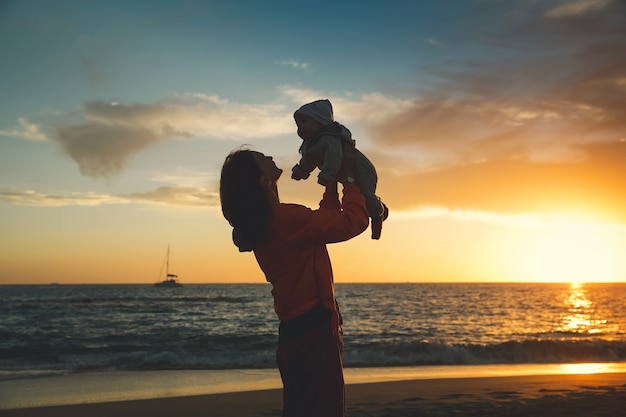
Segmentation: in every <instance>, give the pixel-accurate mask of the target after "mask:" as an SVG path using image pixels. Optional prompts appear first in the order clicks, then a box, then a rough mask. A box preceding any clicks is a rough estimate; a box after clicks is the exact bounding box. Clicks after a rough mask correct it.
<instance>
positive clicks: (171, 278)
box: [154, 245, 183, 288]
mask: <svg viewBox="0 0 626 417" xmlns="http://www.w3.org/2000/svg"><path fill="white" fill-rule="evenodd" d="M161 271H163V267H161ZM160 275H161V274H160V273H159V276H160ZM154 286H155V287H160V288H175V287H182V286H183V284H181V283H180V282H178V275H176V274H170V245H167V256H166V258H165V279H164V280H163V281H160V282H157V283H155V284H154Z"/></svg>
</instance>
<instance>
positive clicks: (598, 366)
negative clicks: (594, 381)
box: [560, 363, 612, 374]
mask: <svg viewBox="0 0 626 417" xmlns="http://www.w3.org/2000/svg"><path fill="white" fill-rule="evenodd" d="M611 365H612V364H606V363H564V364H562V365H560V367H561V369H562V370H563V372H565V373H567V374H599V373H603V372H608V371H610V370H611Z"/></svg>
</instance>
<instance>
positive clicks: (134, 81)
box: [0, 0, 626, 284]
mask: <svg viewBox="0 0 626 417" xmlns="http://www.w3.org/2000/svg"><path fill="white" fill-rule="evenodd" d="M624 51H626V2H624V1H622V0H571V1H565V0H508V1H501V0H462V1H461V0H416V1H394V0H388V1H384V2H383V1H368V0H362V1H336V0H334V1H326V0H321V1H317V2H313V3H311V2H294V1H283V0H276V1H266V2H258V1H251V0H250V1H234V0H233V1H230V0H228V1H227V0H224V1H222V0H217V1H210V0H207V1H199V0H195V1H194V0H180V1H174V0H172V1H161V0H154V1H153V0H151V1H126V0H124V1H116V0H111V1H107V2H101V1H84V0H77V1H69V0H58V1H54V2H53V1H34V0H33V1H27V0H23V1H17V0H0V57H2V58H1V63H0V284H46V283H51V282H58V283H111V284H113V283H138V284H150V283H152V282H156V281H158V280H159V279H160V275H159V274H160V273H161V271H162V265H163V260H164V256H165V253H166V250H167V247H168V245H170V248H171V257H170V273H176V274H178V275H179V278H180V280H181V281H182V282H183V283H231V282H232V283H235V282H259V283H261V282H264V276H263V275H262V273H261V271H260V270H259V268H258V266H257V264H256V262H255V259H254V256H253V255H252V254H251V253H239V252H238V251H237V248H236V247H235V246H234V245H233V244H232V241H231V229H230V226H229V225H228V223H227V222H226V220H224V218H223V216H222V214H221V209H220V203H219V185H218V183H219V175H220V169H221V165H222V163H223V161H224V158H225V157H226V155H227V154H228V153H229V152H231V151H233V150H234V149H237V148H239V147H240V146H242V145H245V146H247V147H249V148H250V149H253V150H257V151H259V152H263V153H265V154H267V155H271V156H273V157H274V160H275V161H276V163H277V164H278V166H279V167H281V168H283V169H284V170H285V174H284V175H283V177H282V178H281V180H280V181H279V190H280V198H281V200H282V201H283V202H289V203H299V204H304V205H307V206H309V207H316V206H317V204H318V202H319V200H320V198H321V194H322V191H323V188H322V187H321V186H320V185H318V184H317V183H316V182H315V176H316V175H315V174H314V175H312V177H311V178H310V179H309V180H307V181H299V182H296V181H293V180H291V179H290V178H289V172H290V169H291V167H292V166H293V165H294V164H295V163H296V162H297V161H298V159H299V154H298V148H299V146H300V143H301V140H300V139H299V138H298V136H297V135H296V127H295V124H294V121H293V112H294V111H295V110H296V109H297V108H299V107H300V106H301V105H302V104H304V103H307V102H310V101H313V100H317V99H321V98H328V99H329V100H331V102H332V103H333V107H334V115H335V119H336V120H337V121H338V122H340V123H342V124H344V125H345V126H346V127H348V128H349V129H350V130H351V131H352V134H353V137H354V138H355V139H356V144H357V147H358V148H359V149H360V150H361V151H362V152H363V153H364V154H366V155H367V156H368V157H369V159H370V160H371V161H372V162H373V163H374V165H375V166H376V169H377V171H378V176H379V182H378V189H377V194H378V195H379V196H380V197H381V198H382V199H383V201H384V202H385V203H386V204H387V205H388V206H389V209H390V215H389V218H388V220H387V221H385V223H384V226H383V232H382V237H381V239H380V240H372V239H371V238H370V235H369V231H366V232H364V233H363V234H362V235H360V236H358V237H357V238H354V239H352V240H350V241H348V242H343V243H338V244H333V245H329V252H330V255H331V259H332V262H333V268H334V272H335V280H336V282H339V283H341V282H466V281H471V282H581V281H584V282H624V281H626V262H624V259H626V198H624V190H626V117H625V115H626V54H625V53H624Z"/></svg>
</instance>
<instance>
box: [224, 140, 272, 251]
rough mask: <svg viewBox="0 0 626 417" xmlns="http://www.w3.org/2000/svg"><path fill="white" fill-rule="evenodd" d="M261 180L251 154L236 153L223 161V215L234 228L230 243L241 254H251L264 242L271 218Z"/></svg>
mask: <svg viewBox="0 0 626 417" xmlns="http://www.w3.org/2000/svg"><path fill="white" fill-rule="evenodd" d="M260 179H261V171H260V169H259V167H258V165H257V164H256V161H255V160H254V158H253V156H252V151H250V150H247V149H239V150H236V151H233V152H231V153H230V154H229V155H228V156H227V157H226V160H225V161H224V165H222V174H221V177H220V200H221V203H222V214H223V215H224V217H225V218H226V220H228V222H229V223H230V225H231V226H233V241H234V243H235V245H237V246H238V247H239V250H240V251H250V250H252V249H254V247H255V246H256V245H258V244H259V243H261V242H262V241H263V239H264V238H265V233H266V230H267V226H268V224H269V220H270V218H271V217H272V205H271V204H270V202H269V200H268V198H267V194H266V193H265V189H264V188H263V187H262V186H261V181H260Z"/></svg>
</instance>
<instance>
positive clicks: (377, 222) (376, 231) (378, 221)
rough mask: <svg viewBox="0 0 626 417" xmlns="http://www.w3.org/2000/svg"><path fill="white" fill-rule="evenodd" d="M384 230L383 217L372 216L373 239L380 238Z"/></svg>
mask: <svg viewBox="0 0 626 417" xmlns="http://www.w3.org/2000/svg"><path fill="white" fill-rule="evenodd" d="M382 231H383V218H382V217H374V218H372V239H376V240H378V239H380V233H381V232H382Z"/></svg>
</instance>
